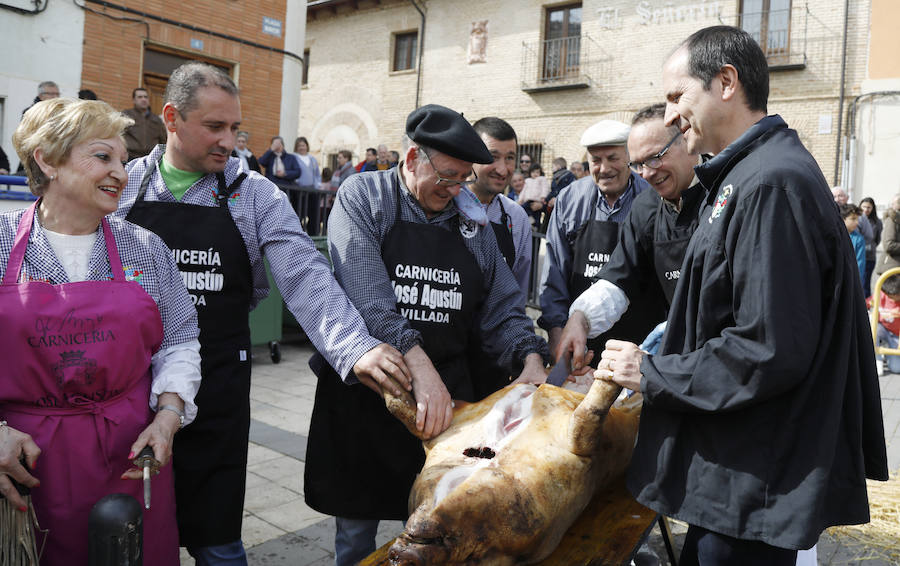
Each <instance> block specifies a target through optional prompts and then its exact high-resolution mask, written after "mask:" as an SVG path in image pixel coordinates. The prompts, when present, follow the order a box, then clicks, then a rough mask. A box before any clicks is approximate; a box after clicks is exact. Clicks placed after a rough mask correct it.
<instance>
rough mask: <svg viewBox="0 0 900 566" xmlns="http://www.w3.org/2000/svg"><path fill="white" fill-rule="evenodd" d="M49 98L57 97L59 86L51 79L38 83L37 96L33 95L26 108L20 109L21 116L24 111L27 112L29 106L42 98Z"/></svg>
mask: <svg viewBox="0 0 900 566" xmlns="http://www.w3.org/2000/svg"><path fill="white" fill-rule="evenodd" d="M51 98H59V87H58V86H57V85H56V83H55V82H53V81H43V82H41V83H40V84H38V92H37V96H35V97H34V100H33V101H32V103H31V104H30V105H29V106H28V107H27V108H25V110H22V116H24V115H25V113H26V112H28V109H29V108H31V107H32V106H34V105H35V104H37V103H38V102H40V101H42V100H49V99H51Z"/></svg>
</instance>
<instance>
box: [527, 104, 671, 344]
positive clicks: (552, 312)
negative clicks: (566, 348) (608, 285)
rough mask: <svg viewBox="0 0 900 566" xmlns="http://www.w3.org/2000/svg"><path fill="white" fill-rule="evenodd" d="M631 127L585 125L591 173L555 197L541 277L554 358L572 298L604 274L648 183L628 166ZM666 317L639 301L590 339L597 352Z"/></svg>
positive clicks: (658, 306)
mask: <svg viewBox="0 0 900 566" xmlns="http://www.w3.org/2000/svg"><path fill="white" fill-rule="evenodd" d="M629 130H630V128H629V126H628V125H627V124H623V123H622V122H619V121H617V120H601V121H599V122H597V123H596V124H594V125H593V126H591V127H590V128H588V129H587V130H585V132H584V134H583V135H582V136H581V145H583V146H584V147H586V148H587V151H588V153H589V154H590V159H591V176H589V177H584V178H582V179H579V180H578V181H575V182H574V183H572V184H570V185H569V186H568V187H566V188H564V189H563V190H562V191H561V192H560V193H559V196H558V197H557V199H556V206H555V207H554V208H553V213H552V214H551V215H550V223H549V226H548V227H547V263H546V264H545V269H544V273H543V274H542V281H541V309H542V314H541V317H540V318H539V319H538V324H539V325H540V326H541V328H544V329H545V330H547V332H548V333H549V335H550V350H551V353H552V354H553V356H554V358H558V357H559V355H560V354H561V353H562V352H559V351H557V345H558V344H559V339H560V337H561V336H562V331H563V327H565V325H566V321H567V320H568V319H569V307H570V306H571V305H572V301H574V300H575V298H576V297H577V296H578V295H580V294H581V293H582V292H583V291H584V290H585V289H587V288H588V287H590V286H591V284H592V283H594V282H595V281H596V280H597V279H598V278H599V276H600V269H601V268H602V267H603V265H604V264H605V263H606V262H607V261H609V257H610V255H611V254H612V253H613V250H614V249H615V248H616V244H617V243H618V242H619V226H620V225H621V223H622V222H624V221H625V218H626V216H627V215H628V211H629V210H631V204H632V202H633V201H634V199H635V197H637V196H638V195H639V194H640V193H641V192H642V191H644V190H645V189H647V188H648V187H649V185H648V184H647V182H646V181H645V180H643V179H642V178H641V176H640V175H638V174H637V173H634V172H632V171H631V170H630V169H629V168H628V151H627V149H626V147H625V143H626V142H627V141H628V132H629ZM663 318H664V312H663V309H662V303H661V302H659V301H657V302H655V303H654V302H653V301H647V302H641V301H638V304H636V305H635V308H633V309H629V311H627V312H626V314H625V316H623V317H622V319H621V320H620V321H619V323H618V324H617V325H616V326H614V327H613V328H612V329H610V331H609V332H608V333H607V334H604V335H601V336H599V337H598V338H596V339H594V340H592V342H591V344H590V347H591V349H593V350H594V351H595V352H599V351H600V350H602V347H601V346H602V344H603V342H605V340H606V338H607V337H613V336H616V337H620V338H623V337H626V336H627V337H630V338H629V339H630V340H633V341H638V342H640V341H641V340H642V339H643V338H644V336H646V335H647V333H648V332H649V331H650V330H651V329H652V328H653V325H654V324H655V323H647V322H645V321H647V320H650V319H655V320H656V321H657V322H658V321H659V320H662V319H663Z"/></svg>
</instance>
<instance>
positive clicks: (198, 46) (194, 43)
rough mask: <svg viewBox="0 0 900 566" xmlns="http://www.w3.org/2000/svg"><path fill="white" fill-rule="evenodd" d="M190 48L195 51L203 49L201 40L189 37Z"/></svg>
mask: <svg viewBox="0 0 900 566" xmlns="http://www.w3.org/2000/svg"><path fill="white" fill-rule="evenodd" d="M191 49H196V50H197V51H202V50H203V40H202V39H194V38H191Z"/></svg>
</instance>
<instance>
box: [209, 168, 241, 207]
mask: <svg viewBox="0 0 900 566" xmlns="http://www.w3.org/2000/svg"><path fill="white" fill-rule="evenodd" d="M246 178H247V174H246V173H241V174H240V175H238V176H237V177H235V179H234V181H232V182H231V184H230V185H228V186H226V185H225V173H216V181H218V183H219V192H218V194H217V195H216V201H217V202H218V203H219V206H228V198H229V197H230V196H231V193H233V192H234V191H235V189H237V188H238V187H240V186H241V183H243V182H244V179H246Z"/></svg>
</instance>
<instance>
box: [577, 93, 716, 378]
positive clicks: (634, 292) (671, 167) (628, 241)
mask: <svg viewBox="0 0 900 566" xmlns="http://www.w3.org/2000/svg"><path fill="white" fill-rule="evenodd" d="M665 113H666V105H665V104H662V103H660V104H654V105H652V106H647V107H645V108H642V109H641V110H639V111H638V112H637V113H636V114H635V115H634V118H632V120H631V132H630V133H629V134H628V155H629V157H630V158H631V161H630V162H629V164H628V165H629V167H630V168H631V170H632V171H634V172H635V173H638V174H640V175H641V176H642V177H643V178H644V180H646V181H647V182H648V183H650V186H651V187H653V190H652V191H644V192H642V193H641V194H639V195H638V196H637V198H635V199H634V204H633V205H632V207H631V211H629V213H628V217H627V218H626V219H625V222H624V223H623V224H622V230H621V235H620V238H619V244H618V245H617V246H616V249H615V251H613V253H612V256H611V257H610V260H609V262H608V263H607V264H606V265H604V266H603V268H602V269H601V270H600V279H599V280H598V281H597V282H596V283H594V284H593V285H591V287H590V288H588V289H587V290H586V291H585V292H584V293H582V294H581V295H580V296H579V297H578V298H577V299H575V301H574V302H573V303H572V306H571V308H570V309H569V321H568V322H567V323H566V327H565V330H564V332H563V337H562V338H561V340H560V350H561V351H568V352H571V353H572V366H573V368H575V369H578V368H580V367H581V365H582V364H583V362H584V354H585V346H586V343H587V339H588V338H593V337H596V336H598V335H600V334H602V333H603V332H605V331H606V330H608V329H609V328H610V327H611V326H612V325H613V324H614V323H616V322H617V321H618V320H619V318H621V316H622V314H623V313H624V312H625V311H626V309H628V308H629V302H630V303H635V302H636V301H637V300H640V299H641V297H642V295H644V294H648V293H650V294H654V295H656V296H662V297H665V300H666V306H667V307H668V306H669V305H671V303H672V297H673V296H674V295H675V286H676V285H677V284H678V280H679V278H680V276H681V263H682V262H683V261H684V253H685V251H686V250H687V246H688V242H689V241H690V239H691V235H693V233H694V230H696V229H697V222H698V220H697V218H698V215H699V213H700V208H701V207H702V206H703V201H704V198H703V197H704V196H706V191H705V190H704V189H703V186H702V185H700V182H699V181H698V180H697V177H696V176H695V175H694V166H695V165H697V164H698V163H699V161H700V159H699V157H698V156H697V155H691V154H690V153H688V152H687V146H686V144H685V143H684V138H683V136H682V135H681V131H680V130H679V129H678V128H677V127H675V126H667V125H666V124H665ZM662 320H663V319H659V320H650V321H648V323H654V324H656V323H658V322H661V321H662ZM595 353H596V354H599V353H600V352H595Z"/></svg>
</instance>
